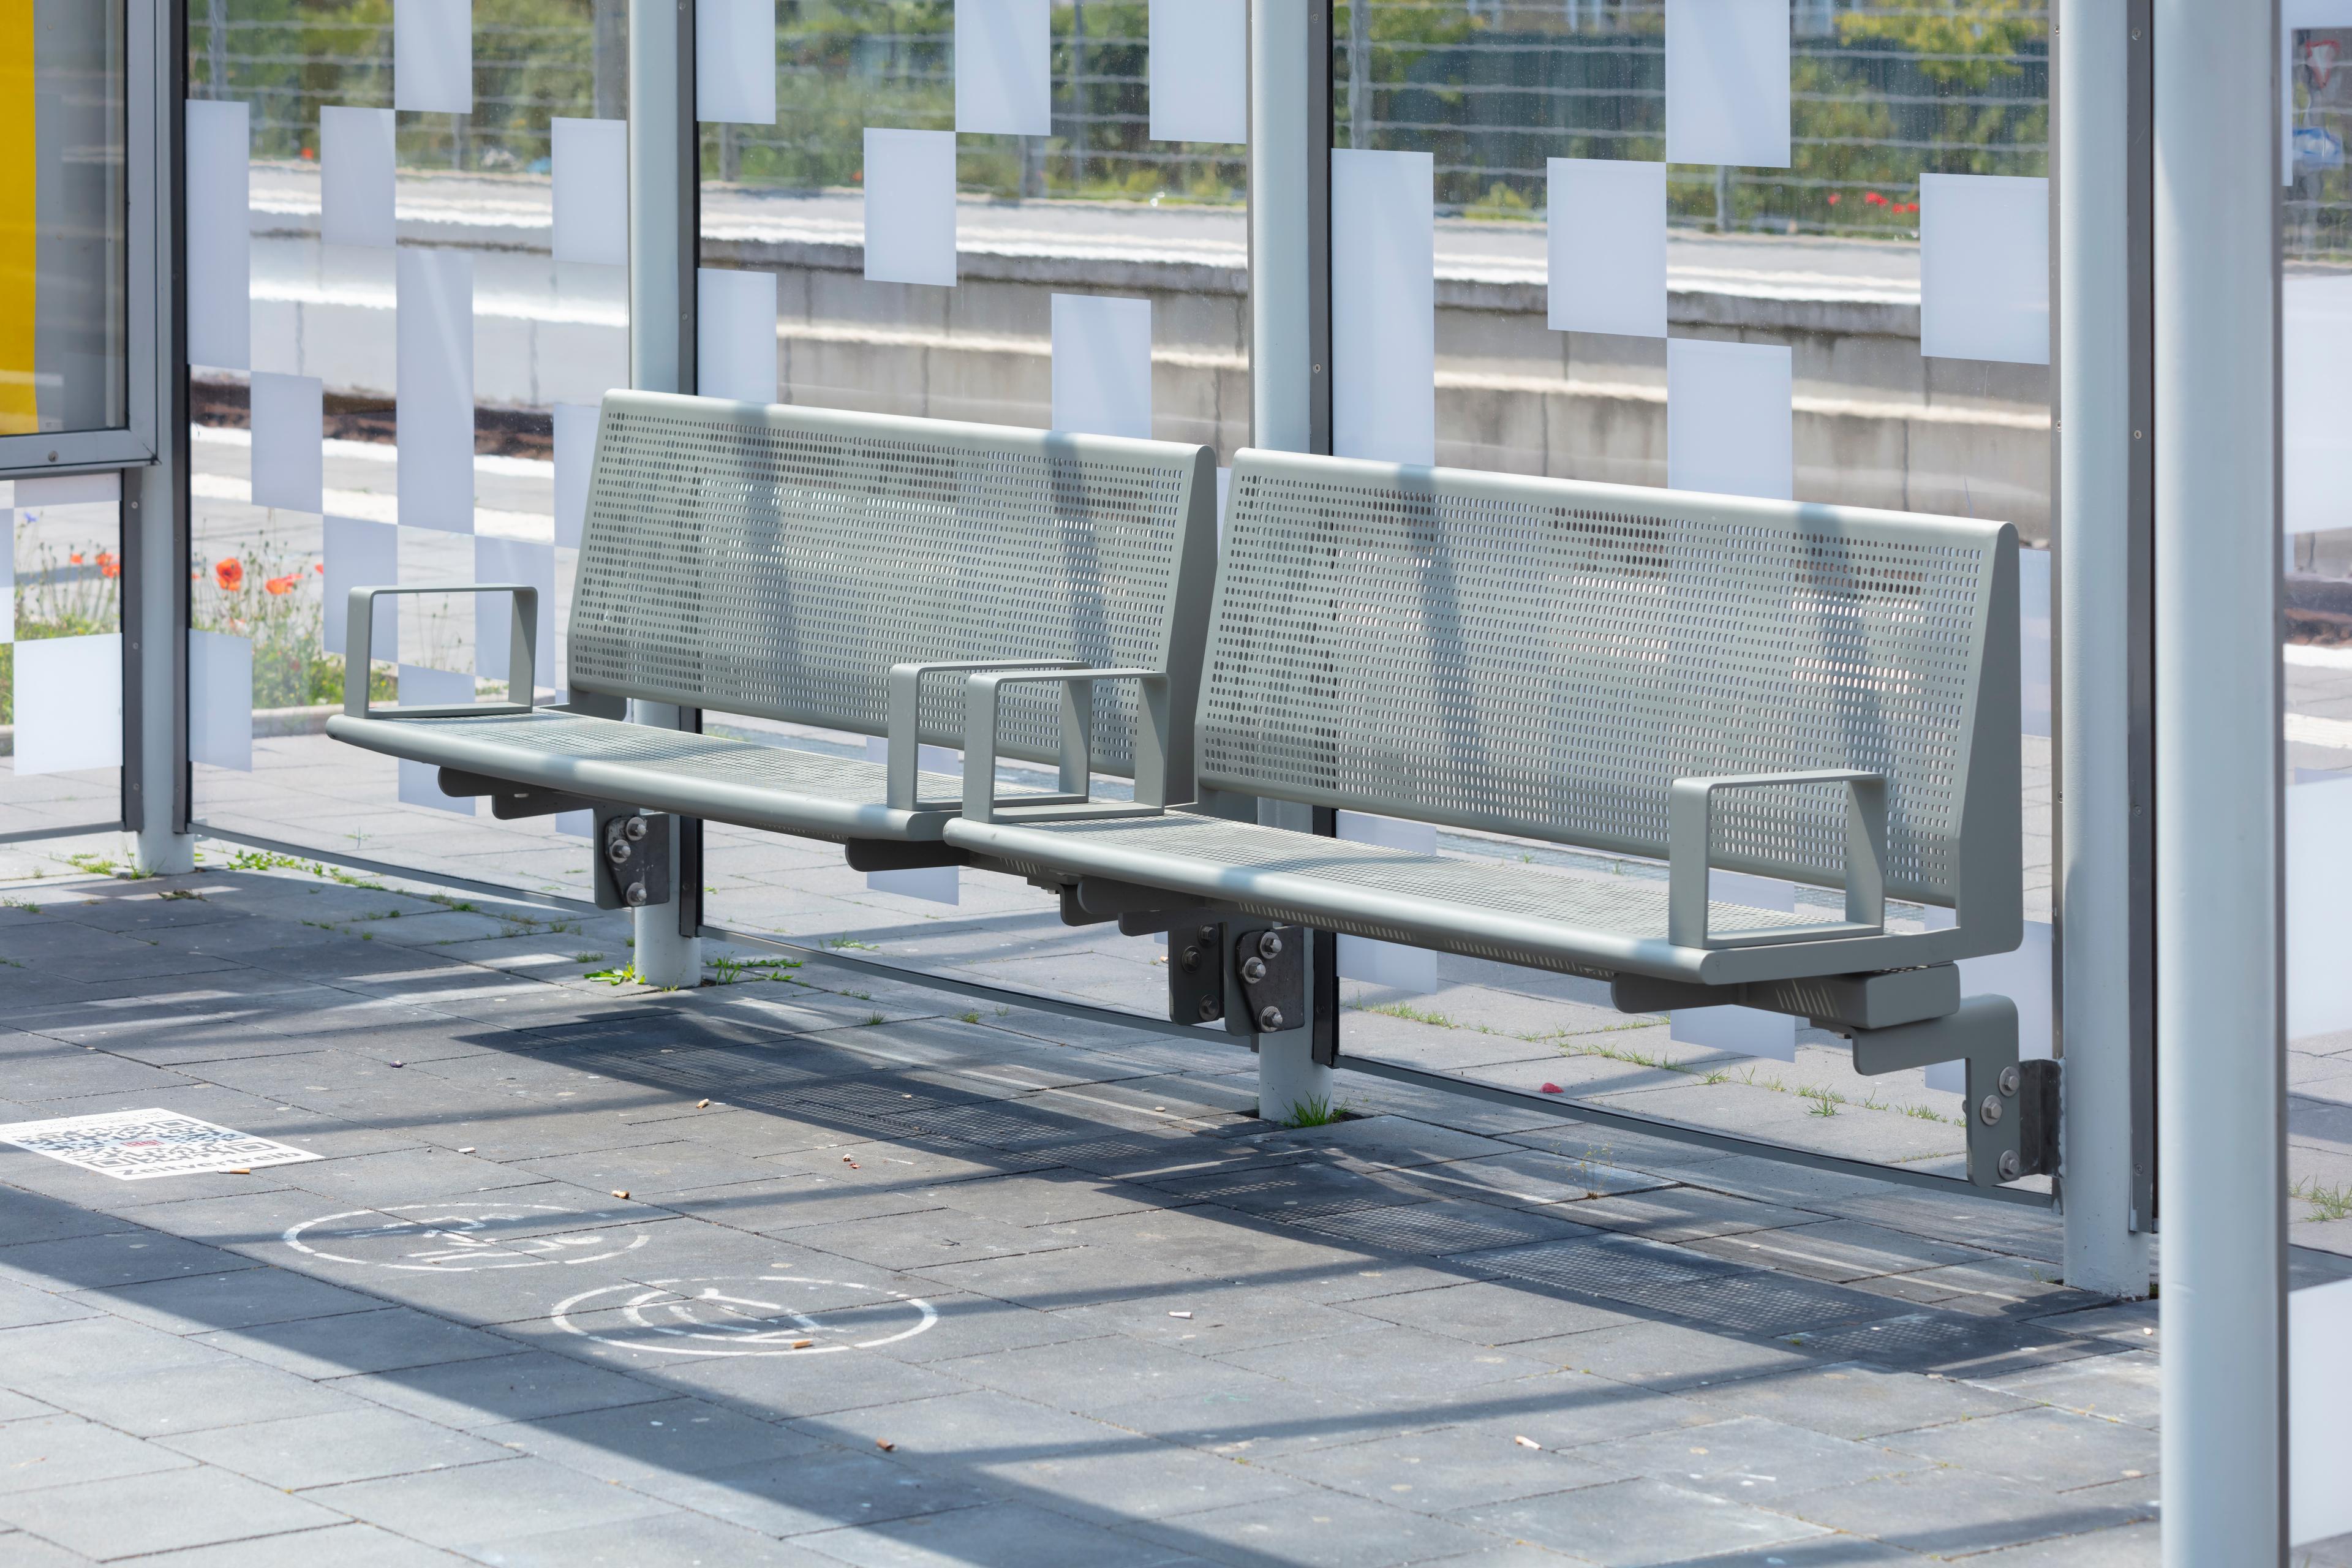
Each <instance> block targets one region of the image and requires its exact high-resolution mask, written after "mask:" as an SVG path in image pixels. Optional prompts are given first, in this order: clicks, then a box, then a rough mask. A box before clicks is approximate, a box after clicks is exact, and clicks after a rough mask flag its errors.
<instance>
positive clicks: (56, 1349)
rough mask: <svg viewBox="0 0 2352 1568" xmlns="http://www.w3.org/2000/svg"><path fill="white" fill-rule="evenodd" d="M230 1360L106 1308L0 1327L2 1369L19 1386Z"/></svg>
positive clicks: (34, 1387) (32, 1388)
mask: <svg viewBox="0 0 2352 1568" xmlns="http://www.w3.org/2000/svg"><path fill="white" fill-rule="evenodd" d="M226 1359H227V1358H226V1357H225V1356H224V1355H223V1354H222V1352H219V1351H217V1350H215V1349H213V1348H212V1347H211V1346H209V1345H204V1344H200V1343H198V1342H195V1341H194V1340H189V1339H184V1338H182V1337H181V1336H180V1335H178V1334H173V1333H167V1332H165V1331H163V1330H161V1329H151V1328H148V1327H147V1326H146V1325H144V1324H142V1323H132V1322H126V1321H123V1320H122V1319H120V1318H113V1317H108V1316H106V1315H104V1314H102V1313H101V1314H100V1315H98V1316H95V1317H89V1318H79V1319H75V1320H72V1321H68V1322H62V1323H35V1324H30V1325H27V1326H26V1327H24V1328H21V1329H7V1330H0V1373H5V1376H6V1379H7V1381H8V1382H9V1383H11V1384H15V1385H16V1387H19V1388H22V1389H25V1390H26V1391H27V1392H29V1393H33V1394H39V1393H41V1391H42V1390H43V1389H45V1388H47V1387H51V1386H71V1385H72V1384H75V1383H78V1382H79V1381H80V1380H82V1379H84V1378H110V1377H121V1376H127V1375H131V1374H135V1373H152V1372H162V1371H163V1370H165V1369H167V1368H173V1367H188V1366H208V1365H217V1364H221V1363H224V1362H225V1361H226Z"/></svg>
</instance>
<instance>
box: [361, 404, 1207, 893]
mask: <svg viewBox="0 0 2352 1568" xmlns="http://www.w3.org/2000/svg"><path fill="white" fill-rule="evenodd" d="M587 511H588V515H587V526H586V531H585V534H584V536H583V542H582V547H581V555H580V566H579V574H578V577H577V580H576V583H575V586H574V591H573V596H572V617H571V625H570V635H569V637H568V666H569V667H568V669H567V670H566V674H565V681H564V684H565V687H566V688H567V693H566V694H567V697H568V699H569V700H568V701H566V702H565V703H564V704H562V705H561V706H558V707H553V708H534V707H532V706H531V705H530V702H529V701H528V700H527V698H528V694H529V693H530V692H531V691H532V690H533V689H534V688H533V685H532V682H533V679H534V676H535V671H536V668H537V662H536V660H537V649H536V648H535V647H534V646H533V642H534V639H533V637H532V627H533V626H534V625H535V624H536V615H535V605H536V595H535V594H534V592H533V591H532V590H531V589H530V588H527V587H520V586H516V585H513V584H432V585H413V586H404V587H398V588H393V587H367V588H357V589H354V590H352V595H351V601H350V605H349V616H350V623H349V624H350V632H351V639H350V642H349V644H348V645H347V646H348V647H349V648H350V649H351V650H352V653H351V658H350V664H349V675H348V678H347V681H346V687H345V700H344V711H343V712H342V713H340V714H337V715H335V716H334V717H333V718H332V719H331V720H330V721H329V722H328V727H327V728H328V733H330V734H331V735H333V736H334V737H335V738H336V739H337V740H339V741H344V742H349V743H351V744H352V745H356V746H363V747H365V748H367V749H368V750H370V751H374V752H383V753H384V754H386V755H388V756H394V757H401V758H405V759H408V760H411V761H414V762H419V763H431V764H434V765H436V766H437V767H439V768H440V769H441V770H442V771H441V773H440V779H441V783H442V785H443V787H444V788H445V789H446V790H447V791H448V792H449V793H451V794H455V795H488V797H489V798H490V800H491V804H492V809H493V811H494V812H495V813H496V815H498V816H502V817H515V816H538V815H545V814H548V813H552V812H557V811H565V810H574V809H580V808H583V807H589V806H593V807H596V808H598V809H599V810H600V811H601V812H602V813H603V814H604V817H605V820H604V821H603V822H601V823H600V825H599V828H598V840H597V842H598V846H599V858H598V864H599V865H600V866H601V867H604V875H601V876H600V878H599V881H598V890H599V901H600V902H603V903H605V904H607V905H608V906H609V905H614V904H617V903H638V902H645V901H659V900H658V895H657V894H656V893H655V892H654V891H653V887H654V883H655V879H650V878H647V877H646V876H645V875H643V874H642V873H643V868H644V865H645V860H644V855H643V851H642V850H641V849H640V847H639V845H640V841H641V840H642V841H644V843H645V844H646V845H647V846H649V845H650V844H651V843H652V842H655V841H657V840H659V839H660V837H661V836H660V835H657V834H648V833H647V832H646V826H645V825H644V824H643V823H642V822H632V821H630V820H629V818H631V817H633V816H642V815H643V814H646V813H675V814H677V815H681V816H696V817H701V818H705V819H708V820H711V821H717V822H728V823H735V824H740V825H741V826H747V827H755V828H764V829H768V830H770V831H772V832H777V833H786V834H793V835H798V836H801V837H810V838H818V839H828V840H833V841H837V842H841V843H844V844H846V845H847V846H848V847H849V851H850V858H851V861H852V863H853V864H855V865H858V866H860V867H861V868H864V869H868V870H882V869H892V868H908V867H914V866H922V865H944V864H950V863H954V862H956V861H959V860H961V858H963V857H962V856H961V853H960V852H957V851H953V850H950V849H948V848H946V847H944V846H942V845H941V844H940V842H939V839H940V824H941V823H942V822H943V821H944V820H946V818H947V817H948V816H951V815H953V813H954V812H955V811H956V810H957V809H958V807H959V806H960V805H961V783H960V781H959V780H957V779H955V778H953V777H951V776H948V775H944V774H940V773H921V772H919V769H918V767H917V760H918V756H919V743H929V744H937V745H947V746H954V745H959V744H961V742H962V740H963V717H964V707H963V693H962V690H961V685H960V683H959V682H958V681H957V680H955V679H952V678H953V677H955V676H959V675H961V674H964V673H967V672H969V671H971V670H972V669H974V668H1006V667H1024V668H1025V667H1029V666H1040V665H1043V666H1059V667H1066V668H1117V669H1121V670H1124V671H1127V672H1128V673H1129V674H1130V675H1131V676H1133V677H1134V678H1135V679H1132V680H1129V681H1127V682H1123V683H1122V684H1121V685H1120V686H1119V687H1118V689H1116V690H1114V691H1112V692H1111V693H1109V694H1108V702H1107V704H1106V706H1105V709H1104V710H1103V712H1102V713H1101V714H1100V715H1099V718H1100V720H1101V721H1100V722H1095V721H1094V718H1095V716H1094V715H1092V714H1090V713H1089V714H1087V715H1076V714H1075V708H1074V703H1075V700H1066V701H1063V702H1058V703H1057V702H1054V701H1050V700H1045V697H1044V696H1040V695H1037V694H1031V696H1030V698H1029V700H1028V701H1027V702H1026V703H1025V704H1016V705H1015V707H1013V709H1011V710H1008V711H1007V714H1006V721H1005V724H1004V727H1003V730H1002V731H1001V732H1000V734H999V737H998V742H997V743H998V749H999V751H1000V752H1001V753H1003V754H1004V755H1007V756H1011V757H1014V758H1018V759H1023V760H1025V761H1029V762H1034V763H1057V764H1059V766H1060V769H1061V773H1062V784H1061V793H1059V794H1044V793H1041V794H1039V795H1034V796H1033V797H1031V798H1032V800H1033V803H1034V802H1041V801H1042V802H1050V801H1052V800H1055V799H1074V798H1079V797H1082V796H1083V795H1084V794H1085V793H1086V791H1085V785H1084V782H1083V781H1084V776H1085V773H1087V770H1088V769H1091V770H1093V771H1094V772H1097V773H1108V774H1112V775H1115V776H1121V777H1134V778H1136V780H1137V791H1136V795H1137V802H1138V804H1137V805H1134V806H1132V807H1129V808H1127V809H1130V810H1149V809H1151V808H1155V807H1157V806H1160V805H1165V804H1167V802H1168V801H1170V800H1171V799H1174V800H1188V799H1190V798H1191V795H1192V752H1191V728H1190V726H1189V724H1187V725H1175V726H1171V725H1170V724H1168V723H1167V722H1166V720H1167V717H1168V714H1169V713H1170V712H1171V711H1172V712H1179V713H1189V712H1190V711H1191V710H1192V703H1193V700H1194V693H1195V690H1196V682H1197V679H1198V672H1199V669H1200V663H1201V644H1202V635H1203V630H1204V628H1205V625H1206V621H1207V609H1208V604H1209V595H1210V580H1211V576H1212V574H1213V571H1214V569H1215V561H1214V552H1215V542H1216V464H1215V458H1214V456H1213V453H1211V452H1210V450H1209V449H1208V448H1206V447H1186V446H1178V445H1172V444H1170V443H1165V442H1157V441H1133V440H1120V439H1114V438H1110V437H1074V436H1061V435H1049V434H1046V433H1045V432H1043V431H1034V430H1014V429H1005V428H999V427H997V426H982V425H958V424H950V423H947V422H943V421H938V420H916V419H904V418H898V417H893V416H885V415H869V414H854V413H842V412H835V411H831V410H822V409H806V408H791V407H765V406H760V405H748V404H735V403H724V402H718V401H715V400H710V399H703V398H691V397H677V396H669V395H661V394H655V393H637V392H615V393H613V394H610V395H607V396H606V398H605V400H604V410H603V416H602V422H601V424H600V426H599V430H598V436H597V445H596V462H595V468H594V471H593V478H592V480H591V483H590V487H589V493H588V508H587ZM423 593H467V594H481V593H511V594H512V595H514V602H515V616H514V630H513V652H512V658H511V661H510V668H511V670H512V671H513V675H512V679H511V683H510V689H511V690H512V691H513V692H515V693H517V694H520V695H521V696H523V697H524V698H525V699H526V700H518V701H509V702H499V703H483V704H476V705H473V706H469V707H456V708H383V707H371V706H370V705H369V703H368V700H367V674H366V672H367V669H368V665H369V659H370V658H371V655H372V651H373V649H372V644H371V632H372V629H373V606H374V602H375V601H376V600H377V599H378V598H381V597H383V596H384V595H391V594H423ZM628 699H637V700H644V701H649V702H659V703H671V704H676V705H677V706H679V707H683V708H694V709H709V710H719V711H722V712H726V713H732V714H746V715H751V716H754V717H757V718H761V719H768V720H773V721H783V722H789V723H799V724H808V725H815V726H821V727H823V728H825V729H830V730H836V731H850V732H853V733H857V734H865V735H878V736H887V739H888V753H887V754H888V762H887V764H882V763H869V762H866V761H862V760H858V759H856V758H846V757H840V756H832V755H823V754H819V753H816V752H807V751H796V750H787V749H784V748H782V747H778V746H769V745H761V744H758V743H756V742H749V741H742V740H733V739H728V738H724V737H720V736H715V735H702V734H694V733H688V732H683V731H676V730H667V729H659V728H655V727H651V726H647V725H642V724H632V723H628V722H626V721H625V700H628ZM1066 710H1069V711H1067V712H1066ZM1139 712H1141V713H1143V714H1145V715H1148V716H1150V717H1151V718H1152V719H1154V720H1156V721H1157V722H1151V723H1145V724H1142V725H1140V726H1139V725H1138V724H1137V723H1136V718H1137V715H1138V713H1139ZM1074 716H1075V717H1080V718H1083V719H1084V720H1085V721H1084V722H1081V723H1078V724H1077V725H1076V728H1075V729H1073V728H1072V725H1071V724H1070V723H1068V722H1066V719H1067V718H1071V717H1074ZM1074 736H1075V737H1076V738H1075V739H1073V737H1074ZM1163 736H1168V737H1171V740H1170V742H1169V745H1168V746H1167V748H1166V749H1159V748H1158V742H1159V741H1160V738H1161V737H1163ZM1138 738H1140V747H1141V752H1142V755H1141V757H1140V759H1139V758H1138V755H1137V751H1138ZM1080 753H1083V754H1080ZM1139 760H1140V762H1141V763H1142V766H1141V769H1140V772H1139V770H1138V763H1139ZM1170 790H1173V791H1175V792H1176V793H1175V794H1174V795H1169V794H1167V793H1166V792H1167V791H1170ZM608 838H617V843H606V842H605V841H606V839H608ZM616 865H617V866H620V867H623V868H625V869H624V870H623V871H621V872H620V873H619V874H617V875H616V874H615V873H614V867H615V866H616Z"/></svg>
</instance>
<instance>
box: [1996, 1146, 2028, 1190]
mask: <svg viewBox="0 0 2352 1568" xmlns="http://www.w3.org/2000/svg"><path fill="white" fill-rule="evenodd" d="M2023 1169H2025V1163H2024V1162H2023V1161H2021V1160H2020V1159H2019V1158H2018V1157H2017V1151H2016V1150H2014V1149H2003V1150H2002V1151H2001V1152H2000V1179H2001V1180H2002V1181H2004V1182H2013V1181H2015V1180H2017V1173H2019V1172H2020V1171H2022V1170H2023Z"/></svg>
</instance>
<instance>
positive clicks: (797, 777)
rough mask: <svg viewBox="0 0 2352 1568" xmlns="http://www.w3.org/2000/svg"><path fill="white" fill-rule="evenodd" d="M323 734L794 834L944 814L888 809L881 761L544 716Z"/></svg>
mask: <svg viewBox="0 0 2352 1568" xmlns="http://www.w3.org/2000/svg"><path fill="white" fill-rule="evenodd" d="M327 733H328V734H330V735H331V736H333V737H334V738H335V739H337V740H339V741H348V742H351V743H352V745H355V746H363V747H365V748H367V749H368V750H369V751H373V752H383V754H385V755H386V756H394V757H401V758H404V759H406V760H407V761H410V762H417V763H425V764H427V765H428V766H435V767H444V768H453V769H456V770H457V771H459V772H462V773H476V774H480V775H482V776H485V777H488V778H496V779H502V780H506V781H509V782H511V783H514V784H523V785H528V786H530V787H532V788H538V789H546V790H553V791H558V792H561V793H563V794H567V795H582V796H585V797H587V798H589V799H592V800H607V801H614V802H622V803H625V804H627V805H634V806H635V807H637V808H638V809H639V810H642V811H666V812H672V813H675V814H677V815H678V816H696V817H701V818H704V819H705V820H707V821H710V822H727V823H732V824H734V825H736V826H739V827H756V828H762V829H765V830H766V831H768V832H771V833H787V834H792V835H794V836H796V837H803V838H819V839H832V840H837V841H838V840H847V839H853V838H886V839H907V840H912V841H917V842H920V841H924V840H932V839H937V838H938V837H939V836H940V827H939V825H940V822H941V821H942V820H944V816H945V814H944V813H942V812H939V811H899V810H894V809H892V808H891V807H890V805H888V804H887V790H886V788H885V778H886V774H887V770H886V769H885V768H884V766H883V765H882V764H881V763H869V762H866V761H864V760H863V759H861V758H856V757H835V756H827V755H825V754H824V753H822V752H803V751H794V750H789V749H787V748H784V747H782V746H762V745H759V744H757V743H755V742H750V741H735V740H730V739H727V738H726V737H724V736H719V735H698V734H693V733H690V732H688V731H682V730H661V729H656V728H654V727H652V726H650V725H646V724H631V723H625V722H624V721H619V720H615V719H598V718H593V717H592V716H590V715H587V714H584V713H566V712H562V711H558V710H551V709H540V710H535V711H532V712H530V713H527V714H509V715H505V716H499V717H488V718H479V719H474V718H461V719H403V718H400V717H399V716H398V710H396V709H395V710H389V711H380V713H379V716H377V717H375V718H372V719H353V718H351V717H349V716H348V715H346V714H341V713H338V714H336V715H334V716H333V717H332V718H331V719H329V720H328V721H327ZM918 776H919V780H920V784H921V788H920V791H919V795H918V798H919V799H922V800H926V801H929V800H950V799H953V798H955V796H956V795H958V793H959V792H960V791H961V788H962V787H963V786H962V782H961V780H960V779H958V778H956V777H955V776H953V775H951V774H946V773H921V774H919V775H918Z"/></svg>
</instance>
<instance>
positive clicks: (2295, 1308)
mask: <svg viewBox="0 0 2352 1568" xmlns="http://www.w3.org/2000/svg"><path fill="white" fill-rule="evenodd" d="M2286 1347H2287V1348H2286V1408H2287V1443H2286V1454H2287V1459H2286V1477H2287V1479H2286V1493H2287V1530H2286V1535H2287V1541H2288V1542H2289V1543H2290V1544H2292V1545H2295V1546H2307V1545H2309V1544H2310V1543H2311V1542H2315V1541H2326V1540H2328V1539H2330V1538H2331V1537H2334V1536H2338V1535H2344V1534H2347V1533H2352V1487H2347V1486H2346V1485H2345V1484H2344V1479H2345V1478H2346V1477H2347V1476H2352V1279H2338V1280H2336V1281H2334V1282H2333V1283H2330V1284H2326V1285H2311V1286H2306V1287H2305V1289H2300V1290H2293V1291H2289V1292H2288V1293H2287V1299H2286Z"/></svg>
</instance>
